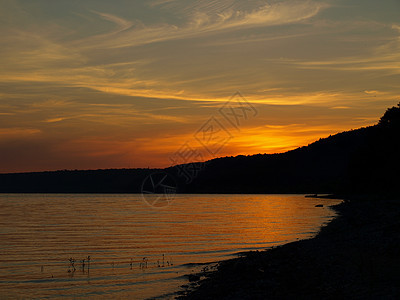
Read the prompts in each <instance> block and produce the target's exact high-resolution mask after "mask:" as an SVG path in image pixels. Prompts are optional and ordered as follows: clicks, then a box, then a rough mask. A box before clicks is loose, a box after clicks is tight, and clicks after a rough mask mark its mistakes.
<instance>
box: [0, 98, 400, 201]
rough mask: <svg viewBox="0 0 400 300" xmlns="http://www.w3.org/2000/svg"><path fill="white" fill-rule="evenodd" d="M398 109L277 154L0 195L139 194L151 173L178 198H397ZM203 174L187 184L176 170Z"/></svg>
mask: <svg viewBox="0 0 400 300" xmlns="http://www.w3.org/2000/svg"><path fill="white" fill-rule="evenodd" d="M399 137H400V104H399V105H398V106H397V107H392V108H390V109H388V110H387V111H386V112H385V114H384V115H383V117H382V118H381V119H380V121H379V123H378V124H376V125H374V126H370V127H366V128H360V129H356V130H352V131H347V132H343V133H339V134H336V135H333V136H330V137H328V138H324V139H320V140H319V141H316V142H314V143H312V144H310V145H308V146H305V147H301V148H298V149H296V150H292V151H289V152H285V153H281V154H257V155H251V156H236V157H224V158H218V159H213V160H210V161H208V162H206V163H205V164H204V165H203V164H194V165H183V166H178V167H171V168H167V169H164V170H160V169H116V170H91V171H56V172H39V173H20V174H0V192H43V193H44V192H51V193H57V192H59V193H140V192H141V190H142V183H143V181H144V180H145V178H146V177H147V176H149V175H150V174H153V173H154V172H166V173H168V174H170V175H171V176H172V178H174V179H175V181H176V185H177V187H178V192H181V193H371V192H373V193H398V191H397V189H398V188H397V185H398V183H399V179H400V176H399V170H400V168H399V167H400V163H399V160H400V155H399V153H400V142H399ZM193 166H194V167H196V168H202V169H201V171H199V172H197V173H196V174H195V176H192V178H191V182H189V183H188V182H187V181H186V179H187V178H185V177H184V176H182V174H181V171H182V169H192V168H193Z"/></svg>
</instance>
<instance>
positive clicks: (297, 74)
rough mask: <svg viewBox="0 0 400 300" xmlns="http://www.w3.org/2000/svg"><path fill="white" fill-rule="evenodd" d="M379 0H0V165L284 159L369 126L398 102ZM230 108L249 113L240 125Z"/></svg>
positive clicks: (395, 51)
mask: <svg viewBox="0 0 400 300" xmlns="http://www.w3.org/2000/svg"><path fill="white" fill-rule="evenodd" d="M384 2H385V4H384V5H383V2H382V3H381V2H376V1H372V0H362V1H361V0H350V1H349V0H346V1H345V0H325V1H318V0H314V1H312V0H286V1H278V0H276V1H260V0H254V1H253V0H250V1H238V0H222V1H193V0H190V1H183V0H164V1H162V0H153V1H127V0H118V1H113V2H112V3H111V2H109V1H105V0H96V1H95V0H83V1H62V2H61V1H50V0H37V1H28V0H0V3H1V5H2V6H1V7H2V10H1V11H0V16H1V21H0V23H1V27H0V33H1V39H0V45H1V47H0V65H1V66H2V67H1V68H0V173H5V172H23V171H42V170H58V169H100V168H124V167H127V168H129V167H130V168H135V167H166V166H169V165H170V164H171V159H170V158H171V156H173V155H174V153H176V152H177V151H179V149H181V147H182V146H183V145H185V144H186V143H189V144H190V146H191V148H193V149H196V151H198V152H200V153H202V155H203V156H202V157H204V159H210V158H213V157H219V156H226V155H229V156H230V155H239V154H246V155H247V154H257V153H276V152H283V151H287V150H290V149H294V148H296V147H298V146H303V145H307V144H308V143H311V142H313V141H314V140H317V139H319V138H320V137H325V136H328V135H330V134H334V133H337V132H341V131H344V130H350V129H355V128H359V127H362V126H367V125H372V124H374V123H376V122H377V121H378V119H379V117H380V116H381V115H382V114H383V112H384V111H385V109H386V108H388V107H390V106H393V105H395V104H396V103H398V102H399V86H398V82H399V77H400V68H399V67H400V65H399V64H400V19H399V17H398V16H399V12H400V3H399V2H398V1H396V0H387V1H384ZM236 92H240V94H241V95H242V96H243V97H244V98H242V97H235V98H234V99H231V97H232V96H233V95H235V93H236ZM237 101H242V103H241V104H240V103H239V102H237ZM243 101H245V102H243ZM224 105H228V106H229V105H230V106H232V107H233V108H235V109H239V113H242V114H246V113H248V115H242V117H241V118H239V119H238V120H236V121H238V124H236V125H237V126H233V125H232V123H230V122H229V120H228V118H226V116H225V117H224V116H223V115H222V114H221V108H222V107H224ZM241 105H244V106H241ZM232 107H231V108H232ZM243 108H247V109H249V110H243ZM240 109H242V110H240ZM251 109H253V111H252V110H251ZM212 118H214V119H216V120H217V123H214V124H212V123H209V122H210V120H211V119H212ZM236 118H237V116H236ZM204 129H207V130H208V133H210V130H211V131H212V130H214V134H213V137H212V139H213V141H211V142H212V143H214V145H213V147H214V148H215V149H217V150H218V151H214V150H215V149H214V150H213V151H211V153H210V151H209V149H207V145H206V146H205V145H204V144H205V143H206V144H207V143H210V136H209V135H208V136H207V138H208V140H207V142H205V141H204V140H201V139H200V138H199V137H200V135H201V136H202V138H203V139H204V133H205V131H204ZM228 136H229V138H227V139H225V138H226V137H228Z"/></svg>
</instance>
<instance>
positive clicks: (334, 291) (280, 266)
mask: <svg viewBox="0 0 400 300" xmlns="http://www.w3.org/2000/svg"><path fill="white" fill-rule="evenodd" d="M321 198H335V199H343V200H345V201H344V202H343V203H341V204H339V205H335V206H333V207H332V208H333V209H335V210H336V211H337V212H338V217H337V218H335V219H334V220H333V221H331V222H330V223H329V224H328V225H327V226H325V227H323V228H322V229H321V231H320V232H319V233H318V235H317V236H316V237H314V238H311V239H307V240H301V241H296V242H292V243H288V244H285V245H282V246H279V247H276V248H273V249H270V250H266V251H261V252H259V251H251V252H247V253H244V254H243V256H242V257H239V258H234V259H230V260H227V261H222V262H220V263H219V267H218V270H217V271H211V272H205V273H202V274H198V275H199V277H194V278H193V277H192V278H191V279H192V281H193V282H192V285H191V288H189V289H186V290H184V291H181V292H179V293H180V295H181V296H179V297H178V298H179V299H291V298H300V299H307V298H323V299H338V298H341V299H343V298H349V299H351V298H357V299H360V298H361V299H363V298H369V299H375V298H380V299H382V298H384V299H395V298H399V296H400V287H399V286H398V282H400V256H399V251H400V248H399V245H400V205H399V204H400V202H399V198H400V197H399V196H397V197H381V199H379V196H362V195H359V196H352V197H348V196H344V195H342V196H339V195H336V196H335V195H330V196H323V197H321ZM200 278H201V280H200V281H198V279H200ZM203 278H204V279H203ZM189 279H190V278H189Z"/></svg>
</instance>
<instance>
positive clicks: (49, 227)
mask: <svg viewBox="0 0 400 300" xmlns="http://www.w3.org/2000/svg"><path fill="white" fill-rule="evenodd" d="M339 202H340V200H321V199H313V198H304V195H177V196H176V197H175V199H174V200H173V201H172V202H171V204H170V205H169V206H165V207H162V208H154V207H151V206H149V205H147V204H146V201H144V200H143V199H142V196H141V195H99V194H91V195H65V194H62V195H61V194H3V195H0V298H1V299H7V298H10V299H15V298H56V297H59V298H66V299H69V298H74V299H79V298H82V299H86V298H96V299H97V298H104V299H110V298H128V299H145V298H155V297H160V298H173V297H174V294H173V293H174V292H176V291H178V290H179V289H180V286H181V285H183V284H188V279H187V277H186V276H184V275H185V274H190V273H191V272H196V271H198V270H199V268H201V267H203V266H202V265H199V264H201V263H208V262H215V261H218V260H222V259H227V258H232V257H235V253H238V252H240V251H248V250H262V249H266V248H269V247H272V246H276V245H279V244H283V243H286V242H290V241H294V240H296V239H304V238H308V237H312V236H314V235H315V234H316V233H317V232H318V230H319V228H320V226H321V225H323V224H325V223H327V222H329V221H330V220H331V219H332V218H333V217H334V216H335V213H334V211H333V210H331V209H330V208H328V207H327V205H332V204H337V203H339ZM320 203H323V204H324V207H322V208H321V207H315V205H316V204H320ZM88 256H90V263H89V264H88V262H87V257H88ZM70 258H74V259H75V263H74V267H73V266H72V265H71V263H70V261H69V259H70ZM85 258H86V260H85V264H84V266H83V264H82V260H83V259H85ZM74 268H75V270H74Z"/></svg>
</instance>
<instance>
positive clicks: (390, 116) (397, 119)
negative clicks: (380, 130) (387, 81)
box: [378, 102, 400, 127]
mask: <svg viewBox="0 0 400 300" xmlns="http://www.w3.org/2000/svg"><path fill="white" fill-rule="evenodd" d="M378 124H379V125H380V126H385V127H398V126H399V125H400V102H399V103H398V104H397V107H396V106H393V107H391V108H388V109H387V110H386V112H385V114H384V115H383V116H382V117H381V119H380V120H379V123H378Z"/></svg>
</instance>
